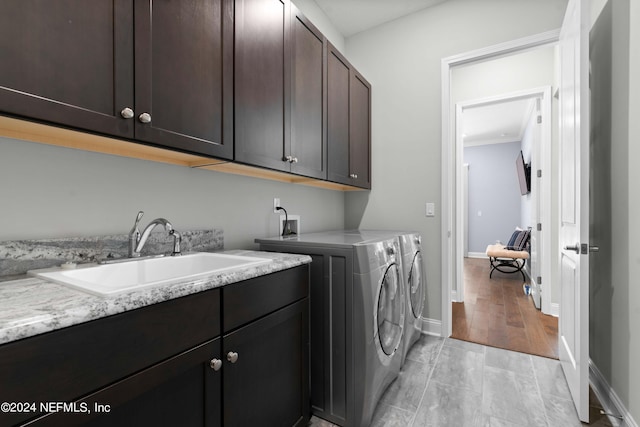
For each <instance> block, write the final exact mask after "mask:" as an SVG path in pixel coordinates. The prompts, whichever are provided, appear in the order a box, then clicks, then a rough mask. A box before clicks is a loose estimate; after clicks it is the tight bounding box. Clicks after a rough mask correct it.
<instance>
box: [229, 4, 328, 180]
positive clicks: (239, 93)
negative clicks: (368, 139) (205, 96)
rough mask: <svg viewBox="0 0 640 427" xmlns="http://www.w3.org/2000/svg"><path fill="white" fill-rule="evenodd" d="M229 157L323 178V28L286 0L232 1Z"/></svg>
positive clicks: (324, 146) (324, 169) (324, 144)
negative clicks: (231, 135)
mask: <svg viewBox="0 0 640 427" xmlns="http://www.w3.org/2000/svg"><path fill="white" fill-rule="evenodd" d="M235 36H236V44H235V49H236V50H235V76H236V77H235V120H236V122H235V123H236V127H235V159H236V160H237V161H239V162H243V163H248V164H252V165H256V166H263V167H267V168H270V169H275V170H280V171H284V172H292V173H294V174H298V175H304V176H309V177H313V178H320V179H325V178H326V141H325V136H324V120H323V118H324V114H325V101H324V72H325V70H324V60H323V58H324V43H325V38H324V37H323V35H322V33H320V31H319V30H318V29H317V28H316V27H315V26H314V25H313V24H311V22H310V21H309V20H307V19H306V18H305V17H304V16H303V15H302V14H301V13H300V12H299V11H298V10H297V9H296V7H295V6H293V5H292V4H291V3H290V2H289V1H288V0H286V1H282V0H236V34H235Z"/></svg>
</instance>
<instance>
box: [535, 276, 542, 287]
mask: <svg viewBox="0 0 640 427" xmlns="http://www.w3.org/2000/svg"><path fill="white" fill-rule="evenodd" d="M536 283H537V284H538V285H542V277H540V276H538V277H536Z"/></svg>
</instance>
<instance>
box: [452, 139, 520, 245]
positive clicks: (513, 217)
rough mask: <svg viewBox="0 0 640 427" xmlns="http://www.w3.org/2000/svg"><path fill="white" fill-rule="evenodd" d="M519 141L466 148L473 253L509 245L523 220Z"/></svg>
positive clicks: (470, 232) (470, 240) (470, 237)
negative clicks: (496, 243)
mask: <svg viewBox="0 0 640 427" xmlns="http://www.w3.org/2000/svg"><path fill="white" fill-rule="evenodd" d="M519 153H520V143H519V142H509V143H505V144H489V145H479V146H475V147H465V149H464V163H468V164H469V187H468V188H469V206H468V207H469V230H468V233H469V252H476V253H480V254H484V252H485V250H486V248H487V245H489V244H493V243H495V242H496V240H501V241H502V242H503V243H504V244H507V242H508V241H509V237H511V234H512V233H513V231H514V230H515V228H516V226H518V227H522V224H521V223H520V217H521V215H520V209H521V198H522V196H521V195H520V187H519V184H518V176H517V175H516V156H517V155H519Z"/></svg>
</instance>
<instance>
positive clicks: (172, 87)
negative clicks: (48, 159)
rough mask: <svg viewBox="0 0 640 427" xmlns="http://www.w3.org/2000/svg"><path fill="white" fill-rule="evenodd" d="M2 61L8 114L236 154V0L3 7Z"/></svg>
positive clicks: (13, 3) (115, 0)
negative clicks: (234, 58)
mask: <svg viewBox="0 0 640 427" xmlns="http://www.w3.org/2000/svg"><path fill="white" fill-rule="evenodd" d="M134 28H135V30H134ZM0 58H1V60H2V67H0V111H2V112H4V113H8V114H11V115H17V116H24V117H29V118H34V119H37V120H42V121H46V122H50V123H54V124H59V125H64V126H70V127H74V128H80V129H84V130H88V131H93V132H97V133H101V134H107V135H111V136H116V137H123V138H128V139H136V140H140V141H144V142H146V143H151V144H154V145H159V146H163V147H169V148H173V149H177V150H180V151H186V152H192V153H198V154H205V155H210V156H215V157H223V158H232V156H233V143H232V142H233V117H232V116H231V114H232V111H233V110H232V105H233V93H232V92H231V88H232V87H233V85H232V83H231V82H232V80H233V60H232V58H233V0H193V1H189V2H168V1H167V2H165V1H155V2H154V1H153V0H140V1H138V0H136V1H135V2H134V1H133V0H95V1H91V2H86V1H82V0H61V1H57V2H55V5H53V4H52V3H50V2H46V1H41V0H23V1H17V0H9V1H6V2H2V5H1V6H0ZM134 69H135V72H134Z"/></svg>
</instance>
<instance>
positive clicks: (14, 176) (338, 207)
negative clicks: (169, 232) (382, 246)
mask: <svg viewBox="0 0 640 427" xmlns="http://www.w3.org/2000/svg"><path fill="white" fill-rule="evenodd" d="M0 196H1V197H2V203H1V206H2V208H1V209H0V221H1V223H2V226H1V227H0V241H4V240H16V239H42V238H53V237H75V236H92V235H104V234H113V233H116V234H126V233H128V232H129V230H130V229H131V226H132V225H133V220H134V218H135V215H136V213H137V212H138V210H143V211H145V216H144V218H143V219H142V221H141V224H142V225H146V224H147V223H148V222H149V221H150V220H152V219H154V218H157V217H165V218H167V219H168V220H169V221H171V222H172V223H173V225H174V226H175V228H176V229H177V230H178V231H179V230H184V229H202V228H211V227H219V228H222V229H224V235H225V236H224V237H225V247H226V248H229V249H235V248H254V247H256V246H255V245H254V243H253V239H254V238H256V237H265V236H274V235H277V234H278V215H276V214H274V213H272V211H273V198H274V197H279V198H280V200H281V202H282V205H283V206H284V207H286V208H287V210H288V211H289V213H290V214H299V215H300V216H301V219H302V227H303V230H305V231H318V230H326V229H338V228H342V227H343V225H344V195H343V193H342V192H340V191H331V190H324V189H317V188H313V187H307V186H302V185H294V184H286V183H280V182H274V181H266V180H260V179H256V178H248V177H242V176H236V175H228V174H223V173H218V172H211V171H206V170H198V169H189V168H186V167H181V166H173V165H166V164H161V163H153V162H149V161H145V160H136V159H128V158H122V157H117V156H111V155H107V154H98V153H91V152H86V151H80V150H74V149H69V148H59V147H53V146H48V145H43V144H36V143H32V142H24V141H18V140H13V139H7V138H0Z"/></svg>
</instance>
